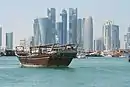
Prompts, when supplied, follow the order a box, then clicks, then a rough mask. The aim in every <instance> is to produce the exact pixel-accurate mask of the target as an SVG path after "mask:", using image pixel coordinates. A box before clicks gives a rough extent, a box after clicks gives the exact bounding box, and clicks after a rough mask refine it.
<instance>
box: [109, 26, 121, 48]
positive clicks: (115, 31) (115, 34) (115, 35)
mask: <svg viewBox="0 0 130 87" xmlns="http://www.w3.org/2000/svg"><path fill="white" fill-rule="evenodd" d="M111 32H112V38H111V49H112V50H115V49H119V48H120V40H119V26H118V25H112V31H111Z"/></svg>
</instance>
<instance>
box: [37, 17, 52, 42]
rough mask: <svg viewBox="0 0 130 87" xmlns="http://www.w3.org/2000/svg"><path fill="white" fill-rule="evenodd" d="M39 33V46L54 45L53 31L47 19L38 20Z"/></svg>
mask: <svg viewBox="0 0 130 87" xmlns="http://www.w3.org/2000/svg"><path fill="white" fill-rule="evenodd" d="M38 22H39V32H40V34H39V35H40V44H42V45H44V44H52V43H54V42H53V40H52V38H53V34H52V33H53V31H52V27H51V26H50V24H51V20H50V19H48V17H45V18H39V19H38Z"/></svg>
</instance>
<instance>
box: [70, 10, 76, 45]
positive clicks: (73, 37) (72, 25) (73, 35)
mask: <svg viewBox="0 0 130 87" xmlns="http://www.w3.org/2000/svg"><path fill="white" fill-rule="evenodd" d="M69 43H73V44H77V8H76V9H73V8H69Z"/></svg>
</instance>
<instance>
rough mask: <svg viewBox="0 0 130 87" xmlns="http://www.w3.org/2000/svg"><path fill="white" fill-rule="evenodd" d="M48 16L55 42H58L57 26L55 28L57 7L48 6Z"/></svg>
mask: <svg viewBox="0 0 130 87" xmlns="http://www.w3.org/2000/svg"><path fill="white" fill-rule="evenodd" d="M47 16H48V18H49V19H50V20H51V24H50V26H51V27H52V35H53V37H52V38H53V39H52V40H53V43H56V33H57V31H56V28H55V24H56V9H55V8H48V9H47Z"/></svg>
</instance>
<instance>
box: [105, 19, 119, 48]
mask: <svg viewBox="0 0 130 87" xmlns="http://www.w3.org/2000/svg"><path fill="white" fill-rule="evenodd" d="M103 42H104V47H105V50H116V49H119V48H120V40H119V26H118V25H114V24H113V23H112V21H109V20H108V21H106V23H105V24H104V25H103Z"/></svg>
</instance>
